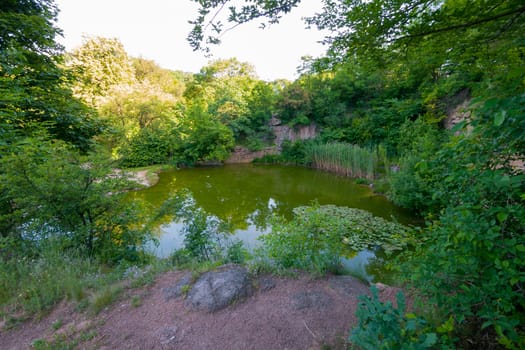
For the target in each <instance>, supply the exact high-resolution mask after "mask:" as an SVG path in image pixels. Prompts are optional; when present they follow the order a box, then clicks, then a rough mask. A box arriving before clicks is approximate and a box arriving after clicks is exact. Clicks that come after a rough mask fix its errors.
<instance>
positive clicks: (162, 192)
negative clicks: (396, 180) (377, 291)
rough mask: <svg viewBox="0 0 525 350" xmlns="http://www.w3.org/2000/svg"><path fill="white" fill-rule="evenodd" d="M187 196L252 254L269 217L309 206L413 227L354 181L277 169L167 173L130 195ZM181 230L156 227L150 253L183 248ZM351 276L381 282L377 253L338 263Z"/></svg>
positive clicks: (152, 199) (405, 215)
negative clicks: (367, 214)
mask: <svg viewBox="0 0 525 350" xmlns="http://www.w3.org/2000/svg"><path fill="white" fill-rule="evenodd" d="M182 189H186V190H188V191H190V193H191V195H192V197H193V200H194V201H195V203H196V205H197V206H199V207H201V208H202V209H204V210H205V211H206V212H207V213H209V214H210V215H213V216H215V217H217V218H219V219H221V220H223V221H225V222H227V223H229V224H230V226H231V227H232V238H235V239H240V240H242V241H243V243H244V246H245V247H246V248H248V249H253V248H254V247H255V246H257V245H258V244H259V241H258V240H257V237H258V236H260V235H261V234H264V233H266V232H268V230H269V227H268V225H267V220H268V219H269V217H270V216H271V215H273V214H279V215H283V216H285V217H287V218H291V216H292V209H293V208H295V207H298V206H302V205H309V204H311V203H312V202H313V201H316V202H318V203H319V204H321V205H323V204H335V205H339V206H347V207H353V208H359V209H365V210H368V211H370V212H371V213H373V214H374V215H376V216H380V217H383V218H385V219H388V220H396V221H398V222H400V223H404V224H412V223H414V222H415V218H414V217H413V216H411V215H410V213H409V212H407V211H403V210H402V209H400V208H398V207H396V206H394V205H393V204H392V203H391V202H389V201H388V200H387V199H386V198H384V197H383V196H379V195H374V194H373V193H372V191H371V190H370V188H369V187H368V186H363V185H357V184H355V182H354V180H353V179H350V178H346V177H341V176H336V175H333V174H330V173H325V172H321V171H316V170H313V169H307V168H302V167H284V166H276V165H251V164H248V165H225V166H222V167H200V168H190V169H180V170H169V171H165V172H163V173H161V174H160V179H159V182H158V183H157V184H156V185H155V186H152V187H150V188H147V189H144V190H141V191H136V192H133V193H130V196H131V198H137V199H138V198H140V199H143V200H145V201H147V202H149V203H150V204H152V205H153V206H154V207H160V205H161V204H162V203H163V202H164V201H165V200H167V199H169V198H170V197H171V196H173V195H174V193H175V192H176V191H180V190H182ZM182 229H183V224H182V223H181V222H178V221H176V220H171V221H168V222H165V223H162V224H160V226H159V230H158V240H159V245H158V246H157V247H154V248H153V247H151V249H154V252H155V254H156V255H157V256H160V257H165V256H168V255H170V254H171V253H173V251H174V250H176V249H179V248H181V247H182V246H183V240H184V237H183V234H182ZM342 261H343V264H344V266H345V267H346V268H347V269H348V270H349V271H350V272H351V273H353V274H355V275H358V276H360V277H362V278H364V279H367V280H382V281H384V280H385V276H384V272H383V271H382V268H381V267H382V265H383V264H384V256H382V254H381V252H380V251H370V250H365V251H361V252H356V255H355V256H353V257H351V258H343V259H342Z"/></svg>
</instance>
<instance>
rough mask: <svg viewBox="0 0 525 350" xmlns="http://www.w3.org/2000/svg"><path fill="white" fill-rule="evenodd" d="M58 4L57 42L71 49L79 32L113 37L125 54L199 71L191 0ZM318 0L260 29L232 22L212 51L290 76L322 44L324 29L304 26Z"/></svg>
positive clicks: (202, 61) (201, 61)
mask: <svg viewBox="0 0 525 350" xmlns="http://www.w3.org/2000/svg"><path fill="white" fill-rule="evenodd" d="M56 4H57V6H58V8H59V9H60V13H59V16H58V27H59V28H61V29H62V30H63V31H64V37H63V38H59V40H58V41H59V42H60V43H61V44H63V45H64V46H65V47H66V50H71V49H73V48H75V47H78V46H80V45H81V43H82V36H83V35H88V36H102V37H107V38H117V39H119V40H120V41H121V42H122V44H123V45H124V47H125V49H126V51H127V52H128V54H130V55H132V56H134V57H144V58H146V59H151V60H154V61H155V62H157V63H158V64H159V65H160V66H161V67H164V68H169V69H173V70H182V71H186V72H198V71H199V70H200V68H202V67H203V66H205V65H206V64H207V63H208V61H209V60H210V58H206V57H205V56H204V54H203V53H202V52H194V51H192V49H191V48H190V46H189V44H188V42H187V41H186V37H187V35H188V33H189V31H190V30H191V25H190V24H189V23H188V21H189V20H193V19H195V17H196V13H197V4H196V3H194V2H192V1H190V0H149V1H144V0H90V1H85V0H56ZM320 9H321V2H320V1H316V0H303V2H302V3H301V4H300V5H299V7H298V8H296V9H295V10H294V11H292V13H291V14H288V15H286V16H284V17H283V19H282V20H281V23H279V24H276V25H272V26H271V27H269V28H266V29H264V30H262V29H259V23H260V22H257V21H256V22H253V23H248V24H245V25H242V26H239V27H237V28H236V29H234V30H232V31H230V32H228V33H226V34H225V35H224V36H223V37H222V44H221V45H220V46H217V47H212V53H213V57H212V58H211V59H218V58H231V57H236V58H237V59H238V60H240V61H242V62H249V63H251V64H253V65H254V66H255V68H256V70H257V73H258V75H259V77H260V78H262V79H265V80H274V79H279V78H285V79H290V80H293V79H294V78H296V77H297V74H296V70H297V67H298V66H299V65H300V64H301V57H302V56H307V55H309V56H313V57H317V56H320V55H322V54H323V53H324V51H325V48H324V47H323V46H322V45H321V44H320V43H318V42H319V41H320V40H321V39H322V38H323V34H322V33H320V32H319V31H317V30H316V29H311V30H307V29H305V27H306V24H305V23H304V21H302V20H301V17H303V16H311V15H313V14H314V13H315V12H317V11H320Z"/></svg>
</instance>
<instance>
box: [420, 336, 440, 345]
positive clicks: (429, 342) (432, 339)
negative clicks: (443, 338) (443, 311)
mask: <svg viewBox="0 0 525 350" xmlns="http://www.w3.org/2000/svg"><path fill="white" fill-rule="evenodd" d="M437 339H438V338H437V335H436V333H428V334H427V335H426V338H425V341H424V342H423V344H421V345H422V346H424V347H427V348H429V347H431V346H432V345H434V344H436V343H437Z"/></svg>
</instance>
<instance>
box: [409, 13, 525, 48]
mask: <svg viewBox="0 0 525 350" xmlns="http://www.w3.org/2000/svg"><path fill="white" fill-rule="evenodd" d="M524 12H525V6H522V7H518V8H517V9H513V10H509V11H505V12H502V13H499V14H497V15H494V16H490V17H485V18H481V19H478V20H475V21H472V22H467V23H461V24H456V25H451V26H448V27H444V28H438V29H434V30H429V31H426V32H421V33H416V34H410V35H405V36H403V37H401V38H399V40H404V39H412V38H420V37H424V36H428V35H433V34H438V33H443V32H449V31H452V30H456V29H465V28H469V27H474V26H477V25H479V24H483V23H487V22H491V21H495V20H497V19H500V18H504V17H508V16H512V15H515V14H518V15H521V14H523V13H524Z"/></svg>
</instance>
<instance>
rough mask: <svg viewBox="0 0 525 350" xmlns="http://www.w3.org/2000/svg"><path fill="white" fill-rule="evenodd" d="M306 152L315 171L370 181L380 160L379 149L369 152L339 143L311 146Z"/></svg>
mask: <svg viewBox="0 0 525 350" xmlns="http://www.w3.org/2000/svg"><path fill="white" fill-rule="evenodd" d="M306 151H307V153H308V154H307V157H308V158H309V159H310V161H311V163H312V166H313V167H315V168H317V169H322V170H326V171H331V172H335V173H337V174H341V175H345V176H350V177H357V178H366V179H370V180H372V179H374V178H375V177H376V173H377V168H378V165H379V159H380V158H381V157H380V155H381V148H380V147H378V148H377V149H375V150H371V149H368V148H362V147H359V146H356V145H351V144H347V143H341V142H336V143H327V144H323V145H312V146H311V147H308V148H307V150H306Z"/></svg>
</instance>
